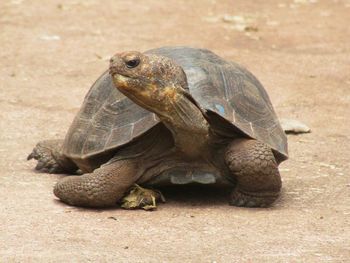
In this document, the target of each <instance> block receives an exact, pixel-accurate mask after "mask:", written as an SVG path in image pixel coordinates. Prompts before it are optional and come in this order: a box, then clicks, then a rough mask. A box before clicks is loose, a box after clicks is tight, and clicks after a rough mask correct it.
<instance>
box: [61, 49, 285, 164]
mask: <svg viewBox="0 0 350 263" xmlns="http://www.w3.org/2000/svg"><path fill="white" fill-rule="evenodd" d="M146 53H151V54H157V55H161V56H166V57H169V58H171V59H173V60H174V61H175V62H176V63H178V64H179V65H180V66H182V68H183V69H184V71H185V73H186V75H187V79H188V86H189V91H190V93H191V95H192V96H193V97H194V99H195V100H196V101H197V102H198V104H199V105H200V106H201V107H202V108H203V109H204V110H206V111H207V112H208V116H210V118H217V119H220V120H224V121H225V122H226V123H228V124H231V126H232V127H233V128H235V129H236V130H238V131H239V132H241V133H242V135H245V136H248V137H251V138H255V139H257V140H260V141H262V142H264V143H266V144H267V145H269V146H270V147H271V148H272V149H273V150H274V152H275V153H277V154H278V156H279V159H280V160H283V159H286V158H287V156H288V151H287V138H286V136H285V134H284V131H283V130H282V128H281V126H280V124H279V121H278V119H277V116H276V114H275V112H274V110H273V107H272V105H271V102H270V99H269V97H268V95H267V93H266V91H265V89H264V88H263V86H262V85H261V84H260V82H259V81H258V80H257V79H256V78H255V77H254V76H253V75H252V74H251V73H250V72H249V71H247V70H246V69H244V68H243V67H241V66H239V65H237V64H235V63H233V62H229V61H226V60H223V59H222V58H220V57H219V56H217V55H215V54H214V53H212V52H211V51H209V50H204V49H195V48H188V47H164V48H159V49H153V50H150V51H147V52H146ZM158 123H159V120H158V119H157V117H156V115H155V114H154V113H151V112H149V111H147V110H145V109H143V108H142V107H140V106H138V105H136V104H135V103H134V102H132V101H131V100H130V99H128V98H127V97H126V96H124V95H123V94H122V93H120V92H119V91H118V90H117V89H116V88H115V87H114V85H113V83H112V79H111V77H110V76H109V74H108V72H105V73H104V74H103V75H102V76H101V77H100V78H99V79H98V80H97V81H96V82H95V83H94V85H93V86H92V87H91V89H90V91H89V92H88V94H87V95H86V97H85V100H84V103H83V105H82V107H81V109H80V111H79V113H78V114H77V116H76V117H75V119H74V121H73V123H72V125H71V127H70V129H69V131H68V133H67V135H66V139H65V143H64V153H65V154H66V155H67V156H69V157H72V158H85V157H91V156H94V155H98V154H100V153H103V152H105V151H108V150H113V149H116V148H117V147H119V146H122V145H124V144H126V143H128V142H130V141H131V140H133V139H135V138H136V137H138V136H140V135H142V134H143V133H145V132H146V131H148V130H149V129H150V128H152V127H153V126H155V125H156V124H158Z"/></svg>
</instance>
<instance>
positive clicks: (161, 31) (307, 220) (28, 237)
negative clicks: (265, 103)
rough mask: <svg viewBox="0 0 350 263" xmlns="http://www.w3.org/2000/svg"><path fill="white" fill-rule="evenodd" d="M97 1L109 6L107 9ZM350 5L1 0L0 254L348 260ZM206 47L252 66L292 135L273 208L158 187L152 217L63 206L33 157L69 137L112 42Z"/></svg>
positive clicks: (211, 192)
mask: <svg viewBox="0 0 350 263" xmlns="http://www.w3.org/2000/svg"><path fill="white" fill-rule="evenodd" d="M102 2H103V4H102ZM349 18H350V1H345V0H344V1H341V0H339V1H336V0H334V1H332V0H318V1H317V0H309V1H308V0H295V1H293V0H288V1H287V0H279V1H273V0H269V1H263V0H261V1H260V0H259V1H246V0H237V1H218V0H217V1H215V0H193V1H188V0H178V1H176V0H171V1H170V0H167V1H159V0H145V1H127V0H118V1H116V0H115V1H112V0H110V1H97V0H86V1H83V0H76V1H64V0H62V1H25V0H12V1H8V0H2V1H1V2H0V43H1V48H0V168H1V175H0V202H1V203H0V262H87V261H93V262H111V261H114V262H161V261H162V262H349V261H350V165H349V159H350V157H349V156H350V153H349V151H350V143H349V140H350V124H349V123H350V109H349V106H350V74H349V73H350V44H349V43H350V27H349ZM165 45H187V46H194V47H202V48H208V49H211V50H213V51H214V52H216V53H217V54H219V55H221V56H222V57H224V58H227V59H232V60H235V61H237V62H239V63H241V64H242V65H244V66H246V67H247V68H249V69H250V70H251V71H252V72H253V73H254V74H255V75H256V76H257V77H258V78H259V79H260V80H261V82H262V83H263V84H264V86H265V87H266V89H267V91H268V92H269V94H270V97H271V100H272V102H273V104H274V106H275V109H276V111H277V113H278V115H279V116H280V117H284V118H295V119H298V120H300V121H303V122H304V123H306V124H308V125H309V126H310V128H311V129H312V133H311V134H307V135H299V136H289V148H290V159H289V160H288V161H286V162H284V163H283V164H282V165H281V166H280V167H281V173H282V177H283V183H284V185H283V194H282V197H281V199H280V200H279V201H278V202H277V203H276V204H275V206H274V207H272V208H269V209H245V208H236V207H230V206H228V205H227V200H226V192H223V191H221V190H217V189H212V188H203V187H184V188H173V189H168V190H165V191H164V194H165V196H166V197H167V200H168V202H167V203H166V204H164V205H161V206H160V207H159V209H158V210H157V211H156V212H144V211H125V210H121V209H118V208H115V209H109V210H88V209H79V208H74V207H69V206H67V205H65V204H63V203H60V202H59V201H57V200H56V199H55V198H54V196H53V194H52V186H53V184H54V183H55V182H56V181H57V180H58V179H59V178H60V177H62V176H63V175H49V174H45V173H37V172H35V171H34V170H33V168H34V162H26V160H25V158H26V156H27V154H28V153H29V152H30V151H31V150H32V148H33V146H34V145H35V144H36V142H38V141H39V140H42V139H50V138H62V137H63V136H64V134H65V132H66V130H67V128H68V127H69V125H70V123H71V121H72V119H73V117H74V115H75V113H76V112H77V110H78V109H79V107H80V104H81V103H82V101H83V98H84V95H85V94H86V92H87V90H88V88H89V87H90V85H91V84H92V83H93V82H94V80H95V79H96V78H97V77H98V76H99V75H100V74H101V73H102V72H103V71H104V70H105V69H106V68H107V66H108V58H109V57H110V56H111V55H112V54H114V53H115V52H117V51H123V50H141V51H144V50H147V49H150V48H155V47H160V46H165Z"/></svg>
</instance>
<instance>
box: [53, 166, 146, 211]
mask: <svg viewBox="0 0 350 263" xmlns="http://www.w3.org/2000/svg"><path fill="white" fill-rule="evenodd" d="M143 172H144V167H143V164H142V161H140V160H137V159H130V160H120V161H115V162H110V163H107V164H105V165H103V166H101V167H100V168H98V169H96V170H94V171H93V172H92V173H87V174H83V175H81V176H70V177H65V178H63V179H61V180H60V181H58V183H57V184H56V186H55V188H54V194H55V195H56V196H57V197H58V198H59V199H60V200H61V201H63V202H65V203H67V204H69V205H74V206H85V207H108V206H114V205H116V203H117V202H118V201H119V200H120V199H121V198H122V197H123V196H124V195H125V193H126V192H127V191H128V190H129V189H130V187H131V186H132V185H133V184H134V183H135V182H136V181H137V179H139V177H140V176H141V175H142V174H143Z"/></svg>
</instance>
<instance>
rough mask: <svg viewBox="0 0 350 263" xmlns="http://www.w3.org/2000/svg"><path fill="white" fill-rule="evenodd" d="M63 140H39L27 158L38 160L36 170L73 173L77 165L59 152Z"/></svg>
mask: <svg viewBox="0 0 350 263" xmlns="http://www.w3.org/2000/svg"><path fill="white" fill-rule="evenodd" d="M62 144H63V140H45V141H41V142H39V143H38V144H37V145H36V146H35V147H34V149H33V151H32V152H31V153H30V154H29V155H28V157H27V160H30V159H35V160H37V161H38V164H37V165H36V167H35V169H36V170H47V171H48V172H49V173H55V174H58V173H70V174H74V173H75V172H76V171H77V170H78V167H77V166H76V165H75V163H74V162H73V161H71V160H70V159H68V158H67V157H65V156H64V155H62V154H61V149H62Z"/></svg>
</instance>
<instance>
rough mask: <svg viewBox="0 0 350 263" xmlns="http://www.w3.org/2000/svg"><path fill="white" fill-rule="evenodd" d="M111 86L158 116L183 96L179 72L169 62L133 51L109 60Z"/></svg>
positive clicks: (184, 81)
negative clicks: (112, 83)
mask: <svg viewBox="0 0 350 263" xmlns="http://www.w3.org/2000/svg"><path fill="white" fill-rule="evenodd" d="M109 72H110V75H111V76H112V79H113V82H114V85H115V86H116V87H117V88H118V89H119V90H120V91H121V92H122V93H124V94H125V95H126V96H127V97H129V98H130V99H131V100H133V101H134V102H136V103H137V104H139V105H140V106H142V107H145V108H146V109H148V110H151V111H153V112H155V113H161V112H164V111H165V110H167V109H168V106H169V105H171V104H173V103H175V102H176V100H177V97H178V96H180V95H181V94H183V93H187V92H186V89H187V79H186V74H185V72H184V71H183V69H182V68H181V67H180V66H179V65H177V64H176V63H175V62H174V61H173V60H171V59H169V58H166V57H162V56H156V55H151V54H143V53H140V52H137V51H130V52H124V53H118V54H116V55H114V56H113V57H112V58H111V60H110V68H109Z"/></svg>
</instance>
